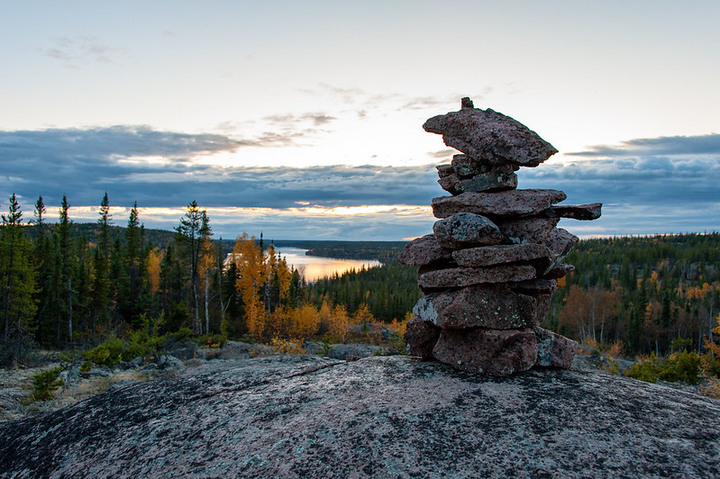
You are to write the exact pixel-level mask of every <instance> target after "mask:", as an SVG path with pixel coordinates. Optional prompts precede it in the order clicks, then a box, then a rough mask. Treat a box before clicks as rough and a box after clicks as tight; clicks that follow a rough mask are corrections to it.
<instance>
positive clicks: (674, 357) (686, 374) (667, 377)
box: [660, 351, 700, 384]
mask: <svg viewBox="0 0 720 479" xmlns="http://www.w3.org/2000/svg"><path fill="white" fill-rule="evenodd" d="M663 363H664V364H663V370H662V371H661V372H660V379H662V380H663V381H669V382H679V381H682V382H684V383H686V384H697V383H699V382H700V378H699V377H698V375H699V374H700V356H698V354H697V353H696V352H694V351H693V352H690V353H689V352H687V351H683V352H681V353H674V354H671V355H670V356H668V357H667V358H666V359H665V361H664V362H663Z"/></svg>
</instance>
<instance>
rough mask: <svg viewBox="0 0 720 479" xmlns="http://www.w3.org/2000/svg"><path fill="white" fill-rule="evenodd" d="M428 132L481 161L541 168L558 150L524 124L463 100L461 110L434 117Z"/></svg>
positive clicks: (424, 126) (431, 119) (426, 123)
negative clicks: (441, 137)
mask: <svg viewBox="0 0 720 479" xmlns="http://www.w3.org/2000/svg"><path fill="white" fill-rule="evenodd" d="M423 128H424V129H425V131H428V132H430V133H438V134H441V135H442V136H443V141H444V142H445V144H446V145H447V146H450V147H452V148H456V149H458V150H460V151H462V152H463V153H465V154H467V155H469V156H472V157H474V158H476V159H478V160H482V161H487V162H490V163H494V164H510V165H514V166H538V165H539V164H540V163H542V162H543V161H545V160H547V159H548V158H550V156H552V155H554V154H555V153H557V150H556V149H555V148H554V147H553V146H552V145H551V144H550V143H548V142H547V141H545V140H543V139H542V138H540V136H539V135H538V134H537V133H535V132H534V131H532V130H530V129H529V128H528V127H526V126H525V125H523V124H522V123H520V122H518V121H516V120H514V119H512V118H510V117H509V116H505V115H503V114H502V113H498V112H496V111H494V110H491V109H490V108H488V109H487V110H481V109H479V108H474V105H473V102H472V100H470V99H469V98H463V99H462V108H461V109H460V111H452V112H450V113H446V114H445V115H438V116H434V117H432V118H430V119H429V120H428V121H426V122H425V124H424V125H423Z"/></svg>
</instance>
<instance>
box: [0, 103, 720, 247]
mask: <svg viewBox="0 0 720 479" xmlns="http://www.w3.org/2000/svg"><path fill="white" fill-rule="evenodd" d="M313 121H314V122H319V123H323V122H328V121H332V119H331V118H324V117H320V116H318V117H317V118H314V119H313ZM248 146H257V143H256V142H255V140H247V141H238V140H234V139H231V138H229V137H226V136H223V135H209V134H207V135H189V134H182V133H174V132H162V131H156V130H153V129H151V128H148V127H127V126H122V127H110V128H93V129H86V130H79V129H49V130H43V131H5V132H0V158H2V162H1V163H0V191H1V192H2V194H3V199H2V205H3V206H2V209H3V210H4V209H5V208H6V200H5V198H7V197H8V196H9V195H10V194H12V193H16V194H18V195H19V196H20V197H21V199H22V201H23V203H24V209H25V210H26V211H27V213H26V217H29V216H30V211H29V210H30V209H31V206H30V205H32V203H34V201H35V199H36V198H37V197H38V196H39V195H42V196H43V197H44V199H45V202H46V204H50V205H57V204H58V203H59V202H60V198H62V196H63V195H67V196H68V199H69V201H70V203H71V204H72V205H74V206H76V207H77V206H96V205H98V204H99V203H100V200H101V199H102V196H103V194H104V193H105V192H107V193H108V195H109V197H110V201H111V204H112V205H114V206H125V207H127V206H130V205H131V204H132V203H133V202H134V201H137V202H138V204H139V205H140V206H141V207H148V208H149V207H164V208H178V207H184V206H185V205H187V204H188V203H189V202H190V201H192V200H197V201H198V203H200V205H201V206H203V207H207V208H210V209H211V211H212V210H213V209H215V211H217V213H216V216H215V217H214V218H213V217H211V218H212V219H213V220H214V222H215V225H216V231H218V232H220V233H224V234H225V236H232V235H234V234H237V233H239V232H241V231H249V232H251V233H258V232H259V231H261V230H264V231H271V232H272V234H273V236H274V237H275V238H277V239H280V238H283V237H287V238H290V237H298V238H313V237H317V238H328V239H330V238H346V239H360V238H363V239H401V238H404V237H412V236H419V235H422V234H425V233H427V232H429V230H430V228H431V226H432V222H433V219H432V217H431V216H430V214H429V213H428V212H427V210H420V209H415V210H392V209H389V208H385V209H382V210H378V211H371V212H368V213H366V214H361V215H357V214H352V212H348V213H347V214H344V213H342V211H341V212H335V214H333V215H329V214H325V213H320V214H318V213H317V212H314V213H313V212H312V211H310V210H308V208H309V207H314V206H319V207H322V208H333V207H351V206H360V205H418V206H427V205H429V203H430V201H431V199H432V197H434V196H439V195H442V194H444V192H443V191H442V190H441V189H440V188H439V186H437V184H436V179H437V177H436V173H435V169H434V167H433V166H432V165H426V166H408V167H381V166H355V167H349V166H339V165H336V166H322V167H307V168H297V169H291V168H290V169H289V168H242V167H221V166H217V165H211V164H210V165H209V164H201V163H198V158H202V157H207V155H211V154H213V153H218V152H227V153H233V152H238V151H240V150H241V149H242V148H246V147H248ZM435 153H437V152H435ZM435 153H433V152H428V160H429V161H435V160H433V159H432V157H433V156H438V155H436V154H435ZM442 153H443V155H447V154H448V153H449V152H448V151H447V150H444V151H443V152H442ZM439 156H442V155H439ZM568 156H569V158H570V161H566V162H564V163H559V162H558V163H548V164H544V165H541V166H540V167H538V168H524V169H522V170H521V171H520V172H519V176H520V187H521V188H556V189H562V190H564V191H565V192H566V193H567V194H568V200H567V202H568V203H589V202H602V203H604V205H605V206H604V211H603V218H601V219H600V220H599V221H596V222H589V223H582V222H575V221H569V222H568V221H566V223H568V224H567V225H566V227H568V228H569V229H571V230H572V231H573V232H575V233H576V234H583V235H596V234H597V235H606V234H653V233H673V232H703V231H718V230H720V220H718V218H720V188H718V185H717V178H720V135H703V136H693V137H662V138H647V139H633V140H629V141H627V142H624V143H622V144H620V145H602V146H596V147H593V148H590V149H588V151H583V152H575V153H572V154H571V155H568ZM568 156H566V158H567V157H568ZM223 207H233V208H254V210H247V211H242V210H238V209H232V210H228V211H230V212H229V213H228V212H224V213H222V212H221V211H222V210H221V208H223ZM91 220H92V219H91ZM176 220H177V218H164V219H163V218H160V217H157V218H146V223H147V224H148V226H150V227H152V226H161V227H172V226H173V225H172V224H170V223H168V221H176Z"/></svg>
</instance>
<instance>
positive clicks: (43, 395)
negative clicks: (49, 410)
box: [32, 367, 63, 401]
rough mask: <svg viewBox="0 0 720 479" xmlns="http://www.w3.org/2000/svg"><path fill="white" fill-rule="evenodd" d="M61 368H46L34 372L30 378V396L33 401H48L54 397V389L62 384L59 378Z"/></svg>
mask: <svg viewBox="0 0 720 479" xmlns="http://www.w3.org/2000/svg"><path fill="white" fill-rule="evenodd" d="M61 371H62V368H60V367H58V368H54V369H48V370H47V371H43V372H41V373H38V374H36V375H35V376H33V378H32V385H33V393H32V398H33V400H35V401H49V400H50V399H53V398H54V397H55V394H54V392H55V390H56V389H57V388H59V387H60V386H62V385H63V381H62V379H60V377H59V376H60V372H61Z"/></svg>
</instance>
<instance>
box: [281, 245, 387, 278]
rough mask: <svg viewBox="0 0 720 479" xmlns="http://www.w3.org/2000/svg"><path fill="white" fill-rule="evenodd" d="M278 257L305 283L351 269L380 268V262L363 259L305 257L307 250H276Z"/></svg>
mask: <svg viewBox="0 0 720 479" xmlns="http://www.w3.org/2000/svg"><path fill="white" fill-rule="evenodd" d="M277 251H278V253H280V256H283V257H285V259H286V260H287V263H288V266H293V267H294V268H295V269H296V270H298V272H299V273H300V274H301V275H302V277H303V278H304V279H305V281H306V282H308V283H312V282H314V281H317V280H318V279H321V278H324V277H325V276H334V275H335V273H337V274H339V275H341V274H343V273H344V272H345V271H349V270H351V269H356V270H359V269H362V268H363V266H364V267H365V268H366V269H367V268H372V267H374V266H380V264H381V263H380V261H375V260H365V259H336V258H321V257H319V256H307V255H306V254H305V252H306V251H307V250H305V249H301V248H278V250H277Z"/></svg>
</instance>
